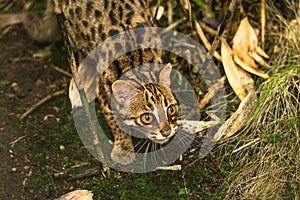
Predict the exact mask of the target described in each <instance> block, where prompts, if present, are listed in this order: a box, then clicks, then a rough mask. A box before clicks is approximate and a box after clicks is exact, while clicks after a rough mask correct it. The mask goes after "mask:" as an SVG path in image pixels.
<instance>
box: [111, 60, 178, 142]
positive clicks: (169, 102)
mask: <svg viewBox="0 0 300 200" xmlns="http://www.w3.org/2000/svg"><path fill="white" fill-rule="evenodd" d="M171 70H172V67H171V65H166V66H164V67H163V68H162V69H161V71H160V74H159V83H147V84H144V85H142V86H139V87H136V86H134V85H133V84H132V83H130V81H125V80H118V81H115V82H114V83H113V85H112V90H113V94H114V99H115V102H116V103H118V104H119V105H121V106H118V109H119V110H118V112H119V113H121V114H122V116H123V119H122V120H123V122H122V123H123V124H126V125H127V126H131V127H135V129H137V130H139V131H138V132H139V133H140V134H144V135H145V136H146V137H147V138H148V139H150V140H151V141H153V142H156V143H160V144H163V143H165V142H167V141H168V140H169V139H170V138H171V137H172V136H174V134H175V133H176V132H177V130H178V124H177V118H178V114H179V105H178V101H177V100H176V98H175V96H174V94H173V93H172V91H171V89H170V88H169V86H170V72H171ZM124 116H125V117H124Z"/></svg>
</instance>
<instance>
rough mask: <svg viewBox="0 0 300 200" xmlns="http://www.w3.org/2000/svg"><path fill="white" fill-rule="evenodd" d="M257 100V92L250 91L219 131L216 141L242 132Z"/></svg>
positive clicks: (215, 136)
mask: <svg viewBox="0 0 300 200" xmlns="http://www.w3.org/2000/svg"><path fill="white" fill-rule="evenodd" d="M256 100H257V97H256V94H255V91H254V90H253V91H250V92H249V93H248V95H247V96H246V98H244V99H243V101H241V103H240V105H239V107H238V109H237V110H236V111H235V113H234V114H233V115H232V116H231V117H230V118H229V119H227V120H226V122H225V123H224V124H223V125H222V126H221V127H220V128H219V129H218V131H217V133H216V134H215V135H214V140H215V141H219V140H220V139H221V138H224V139H225V138H229V137H231V136H232V135H234V134H235V133H237V132H238V131H239V130H241V129H242V128H243V127H244V126H245V125H246V123H247V122H248V120H249V119H250V113H251V110H252V108H253V106H254V104H255V102H256Z"/></svg>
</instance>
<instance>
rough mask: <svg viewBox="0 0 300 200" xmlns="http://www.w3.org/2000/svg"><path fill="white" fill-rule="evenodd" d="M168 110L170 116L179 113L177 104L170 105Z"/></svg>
mask: <svg viewBox="0 0 300 200" xmlns="http://www.w3.org/2000/svg"><path fill="white" fill-rule="evenodd" d="M167 112H168V115H169V116H174V115H176V114H177V108H176V106H175V105H170V106H169V107H168V110H167Z"/></svg>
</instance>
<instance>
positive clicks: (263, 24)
mask: <svg viewBox="0 0 300 200" xmlns="http://www.w3.org/2000/svg"><path fill="white" fill-rule="evenodd" d="M260 23H261V47H262V48H264V45H265V33H266V29H265V28H266V0H261V4H260Z"/></svg>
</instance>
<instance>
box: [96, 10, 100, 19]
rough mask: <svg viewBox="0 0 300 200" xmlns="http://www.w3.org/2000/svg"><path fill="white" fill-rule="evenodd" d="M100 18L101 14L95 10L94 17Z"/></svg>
mask: <svg viewBox="0 0 300 200" xmlns="http://www.w3.org/2000/svg"><path fill="white" fill-rule="evenodd" d="M100 16H101V12H100V11H99V10H95V17H96V18H99V17H100Z"/></svg>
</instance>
